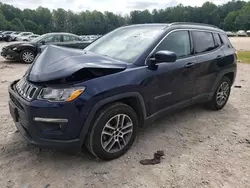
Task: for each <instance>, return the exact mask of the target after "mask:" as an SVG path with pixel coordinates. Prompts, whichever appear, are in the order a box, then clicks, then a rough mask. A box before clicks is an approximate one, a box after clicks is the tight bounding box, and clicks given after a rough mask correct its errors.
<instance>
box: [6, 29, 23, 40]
mask: <svg viewBox="0 0 250 188" xmlns="http://www.w3.org/2000/svg"><path fill="white" fill-rule="evenodd" d="M20 33H21V32H20V31H15V32H13V33H11V34H10V35H9V37H8V39H7V41H8V42H10V41H13V40H14V39H15V38H16V37H17V36H18V35H19V34H20Z"/></svg>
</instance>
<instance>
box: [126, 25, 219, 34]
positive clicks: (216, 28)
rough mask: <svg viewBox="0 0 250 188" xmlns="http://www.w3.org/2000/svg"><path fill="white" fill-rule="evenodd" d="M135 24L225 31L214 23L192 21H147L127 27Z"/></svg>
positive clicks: (165, 27)
mask: <svg viewBox="0 0 250 188" xmlns="http://www.w3.org/2000/svg"><path fill="white" fill-rule="evenodd" d="M133 26H139V27H140V26H149V27H150V26H163V27H164V29H168V28H170V27H174V28H181V29H182V28H183V29H184V28H188V29H202V30H211V31H216V32H223V33H224V31H223V30H221V29H220V28H218V27H217V26H214V25H209V24H203V23H192V22H173V23H146V24H135V25H128V26H125V27H133Z"/></svg>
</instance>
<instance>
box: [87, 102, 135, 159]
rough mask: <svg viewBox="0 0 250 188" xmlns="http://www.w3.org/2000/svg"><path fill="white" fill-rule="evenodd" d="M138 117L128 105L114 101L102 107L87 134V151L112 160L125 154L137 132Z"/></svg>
mask: <svg viewBox="0 0 250 188" xmlns="http://www.w3.org/2000/svg"><path fill="white" fill-rule="evenodd" d="M137 127H138V118H137V114H136V112H135V111H134V110H133V109H132V108H131V107H130V106H128V105H126V104H123V103H115V104H113V105H110V106H107V107H106V108H103V109H102V110H101V111H100V112H99V113H98V115H97V117H96V120H95V121H94V124H93V126H92V129H91V130H90V132H89V134H88V138H87V140H86V145H87V148H88V149H89V151H90V152H91V153H92V154H93V155H95V156H96V157H97V158H100V159H102V160H112V159H115V158H118V157H120V156H122V155H123V154H125V153H126V152H127V151H128V150H129V149H130V147H131V146H132V144H133V142H134V140H135V138H136V133H137Z"/></svg>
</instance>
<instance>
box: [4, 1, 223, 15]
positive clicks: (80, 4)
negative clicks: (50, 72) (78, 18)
mask: <svg viewBox="0 0 250 188" xmlns="http://www.w3.org/2000/svg"><path fill="white" fill-rule="evenodd" d="M0 1H1V2H2V3H6V4H11V5H13V6H15V7H18V8H20V9H24V8H31V9H35V8H37V7H38V6H42V7H47V8H49V9H51V10H53V9H57V8H64V9H66V10H68V9H70V10H72V11H74V12H80V11H85V10H98V11H101V12H104V11H111V12H114V13H118V14H125V13H129V12H130V11H131V10H144V9H149V10H153V9H155V8H156V9H160V8H166V7H171V6H175V5H178V4H180V3H182V4H183V5H190V6H201V5H202V4H203V3H204V2H206V1H207V0H0ZM210 2H213V3H215V4H217V5H220V4H224V3H226V2H228V0H210Z"/></svg>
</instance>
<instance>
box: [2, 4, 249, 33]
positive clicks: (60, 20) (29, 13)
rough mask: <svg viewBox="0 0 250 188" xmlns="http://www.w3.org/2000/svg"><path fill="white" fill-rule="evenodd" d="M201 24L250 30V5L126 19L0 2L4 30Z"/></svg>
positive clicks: (140, 13) (180, 8)
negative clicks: (175, 23)
mask: <svg viewBox="0 0 250 188" xmlns="http://www.w3.org/2000/svg"><path fill="white" fill-rule="evenodd" d="M153 22H156V23H171V22H198V23H207V24H213V25H216V26H218V27H220V28H222V29H225V30H232V31H235V30H240V29H244V30H247V29H250V3H249V2H248V3H246V2H245V1H237V0H232V1H229V2H227V3H225V4H223V5H219V6H216V5H215V4H214V3H212V2H205V3H204V4H203V5H202V6H201V7H191V6H184V5H182V4H179V5H177V6H174V7H162V9H158V10H157V9H154V10H153V11H152V12H151V11H149V10H134V11H131V12H130V13H128V14H126V15H123V16H122V15H118V14H114V13H112V12H109V11H106V12H100V11H96V10H94V11H88V10H87V11H82V12H79V13H75V12H73V11H70V10H68V11H66V10H64V9H61V8H59V9H57V10H53V11H50V10H49V9H48V8H44V7H38V8H37V9H34V10H32V9H24V10H20V9H18V8H16V7H14V6H11V5H8V4H3V3H1V2H0V27H1V29H6V30H25V29H26V30H27V31H33V32H37V33H39V34H43V33H47V32H52V31H58V32H59V31H61V32H71V33H75V34H79V35H83V34H105V33H107V32H109V31H111V30H113V29H115V28H117V27H120V26H122V25H127V24H141V23H153Z"/></svg>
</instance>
